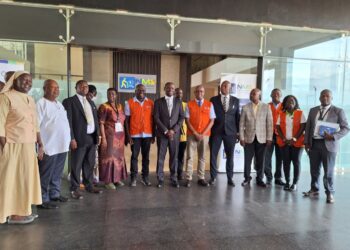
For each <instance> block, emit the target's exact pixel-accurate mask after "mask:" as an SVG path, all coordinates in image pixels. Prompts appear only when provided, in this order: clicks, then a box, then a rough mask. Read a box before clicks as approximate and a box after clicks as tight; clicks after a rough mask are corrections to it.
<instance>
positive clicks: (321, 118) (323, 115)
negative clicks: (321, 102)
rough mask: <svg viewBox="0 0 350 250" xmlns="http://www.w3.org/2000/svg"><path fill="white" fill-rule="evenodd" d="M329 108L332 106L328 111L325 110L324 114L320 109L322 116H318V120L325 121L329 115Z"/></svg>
mask: <svg viewBox="0 0 350 250" xmlns="http://www.w3.org/2000/svg"><path fill="white" fill-rule="evenodd" d="M329 109H330V107H329V108H328V109H327V111H326V112H324V114H322V111H321V110H320V117H319V118H318V120H320V121H323V119H324V118H325V116H326V115H327V113H328V111H329Z"/></svg>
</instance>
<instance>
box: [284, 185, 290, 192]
mask: <svg viewBox="0 0 350 250" xmlns="http://www.w3.org/2000/svg"><path fill="white" fill-rule="evenodd" d="M283 190H286V191H289V190H290V185H289V183H286V184H284V187H283Z"/></svg>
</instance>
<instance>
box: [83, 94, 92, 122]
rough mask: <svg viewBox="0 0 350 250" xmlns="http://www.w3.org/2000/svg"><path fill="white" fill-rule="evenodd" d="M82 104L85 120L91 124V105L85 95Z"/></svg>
mask: <svg viewBox="0 0 350 250" xmlns="http://www.w3.org/2000/svg"><path fill="white" fill-rule="evenodd" d="M83 104H84V113H85V118H86V121H87V123H88V124H92V121H93V118H92V111H91V106H90V104H89V102H88V101H87V100H86V98H85V97H84V99H83Z"/></svg>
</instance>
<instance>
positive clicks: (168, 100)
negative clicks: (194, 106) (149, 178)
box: [154, 82, 185, 188]
mask: <svg viewBox="0 0 350 250" xmlns="http://www.w3.org/2000/svg"><path fill="white" fill-rule="evenodd" d="M164 91H165V97H162V98H159V99H158V100H156V101H155V103H154V122H155V126H156V136H157V146H158V154H157V178H158V185H157V186H158V187H162V186H163V184H164V171H163V168H164V160H165V155H166V152H167V148H168V147H169V155H170V157H169V168H170V178H171V183H172V185H173V186H174V187H177V188H178V187H179V183H178V180H177V177H176V173H177V154H178V147H179V139H180V128H181V125H182V123H183V121H184V119H185V114H184V111H183V108H182V103H181V101H180V100H179V99H177V98H175V96H174V93H175V84H174V83H172V82H167V83H166V84H165V87H164Z"/></svg>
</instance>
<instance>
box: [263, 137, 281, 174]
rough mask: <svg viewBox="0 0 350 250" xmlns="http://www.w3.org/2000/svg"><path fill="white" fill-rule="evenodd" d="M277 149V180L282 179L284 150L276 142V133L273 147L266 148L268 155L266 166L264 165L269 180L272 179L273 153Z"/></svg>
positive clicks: (266, 156)
mask: <svg viewBox="0 0 350 250" xmlns="http://www.w3.org/2000/svg"><path fill="white" fill-rule="evenodd" d="M274 151H275V157H276V165H275V166H276V170H275V175H274V177H275V180H281V179H282V150H281V148H280V147H279V146H278V145H277V143H276V135H275V134H274V135H273V141H272V145H271V147H267V148H266V155H265V166H264V172H265V176H266V178H267V181H272V155H273V152H274Z"/></svg>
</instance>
